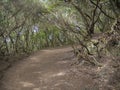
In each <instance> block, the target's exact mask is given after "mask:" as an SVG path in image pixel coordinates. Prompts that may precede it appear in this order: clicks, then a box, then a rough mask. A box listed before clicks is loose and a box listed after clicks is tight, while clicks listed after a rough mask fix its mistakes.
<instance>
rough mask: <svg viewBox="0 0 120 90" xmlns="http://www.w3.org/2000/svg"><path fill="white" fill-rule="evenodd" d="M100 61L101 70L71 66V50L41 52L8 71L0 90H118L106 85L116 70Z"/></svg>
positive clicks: (72, 57) (107, 62) (73, 60)
mask: <svg viewBox="0 0 120 90" xmlns="http://www.w3.org/2000/svg"><path fill="white" fill-rule="evenodd" d="M107 59H108V60H107ZM104 60H105V61H104ZM104 60H103V59H102V62H101V63H103V66H102V67H97V66H92V65H82V64H79V65H76V64H75V65H72V64H73V63H74V62H77V60H76V58H75V57H74V54H73V52H72V48H71V47H62V48H56V49H46V50H41V51H39V52H36V53H34V54H32V55H30V56H29V57H28V58H26V59H23V60H21V61H19V62H17V63H15V65H13V66H12V67H11V68H9V69H8V70H7V71H6V72H5V74H4V77H3V78H2V80H1V86H0V90H120V88H119V89H113V87H112V86H113V84H114V83H115V82H114V83H110V82H111V80H112V82H113V79H111V77H113V75H114V73H115V70H116V69H115V68H113V67H111V60H110V59H109V58H106V59H105V57H104ZM106 60H107V61H106ZM116 82H117V81H116Z"/></svg>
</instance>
